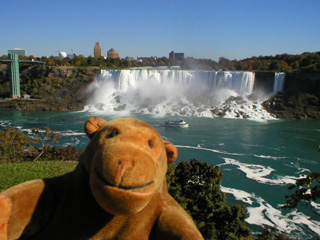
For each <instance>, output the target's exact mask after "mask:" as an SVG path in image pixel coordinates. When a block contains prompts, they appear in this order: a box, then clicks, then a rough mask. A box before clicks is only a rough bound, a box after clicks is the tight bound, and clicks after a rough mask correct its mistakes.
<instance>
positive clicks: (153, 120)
mask: <svg viewBox="0 0 320 240" xmlns="http://www.w3.org/2000/svg"><path fill="white" fill-rule="evenodd" d="M91 116H100V117H102V118H104V119H106V120H110V119H113V118H116V117H124V116H126V117H127V116H130V117H137V118H140V119H142V120H144V121H146V122H148V123H149V124H151V125H152V126H153V127H154V128H155V129H156V130H158V131H159V132H160V134H161V135H162V136H163V138H164V139H166V140H169V141H171V142H173V143H174V144H175V145H176V146H177V148H178V151H179V156H178V159H177V160H176V162H179V161H182V160H189V159H191V158H197V159H199V160H200V161H206V162H208V163H210V164H214V165H219V166H221V169H222V172H223V174H224V176H223V182H222V184H221V187H222V190H223V191H224V192H225V193H227V197H228V200H227V201H228V203H229V204H244V205H246V206H247V209H248V212H249V213H250V217H249V218H248V219H247V220H246V221H247V223H248V224H249V226H250V227H251V228H252V229H253V230H254V231H258V230H259V228H260V226H262V225H263V224H267V225H270V226H276V227H278V228H280V229H281V230H283V231H286V232H287V233H289V234H290V235H291V236H293V237H299V238H300V239H315V238H319V236H320V204H319V202H318V203H312V205H310V206H309V207H304V206H299V208H298V209H294V210H281V209H280V208H279V206H280V205H281V204H284V203H285V195H286V194H289V193H290V191H288V190H287V187H288V186H289V185H290V184H293V183H295V180H296V179H297V178H299V177H302V176H303V175H305V174H308V173H310V171H317V172H320V161H319V160H320V152H319V151H318V144H320V123H319V121H288V120H264V121H261V120H260V121H252V120H248V119H227V118H206V117H192V116H183V117H168V116H157V115H151V114H141V113H135V114H134V113H131V114H127V113H126V114H120V115H119V113H118V112H115V113H114V114H110V113H108V114H106V113H104V112H103V111H99V112H88V111H82V112H23V111H16V110H11V109H0V117H1V118H0V127H1V128H3V127H16V128H19V129H21V130H22V131H24V132H26V133H29V134H31V129H32V128H34V127H37V128H46V127H49V128H50V129H52V130H57V131H58V132H59V133H60V134H61V135H62V139H61V141H60V142H59V146H67V145H73V146H76V147H77V148H85V146H86V145H87V143H88V141H89V140H88V138H87V137H86V135H85V134H84V131H83V125H84V123H85V121H86V120H87V119H88V118H89V117H91ZM180 118H183V119H184V120H185V121H187V122H188V123H189V124H190V127H189V128H185V129H173V128H166V127H164V121H165V120H167V119H180Z"/></svg>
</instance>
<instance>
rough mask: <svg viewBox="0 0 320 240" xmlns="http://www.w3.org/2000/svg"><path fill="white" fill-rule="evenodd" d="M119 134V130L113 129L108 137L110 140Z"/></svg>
mask: <svg viewBox="0 0 320 240" xmlns="http://www.w3.org/2000/svg"><path fill="white" fill-rule="evenodd" d="M118 134H119V131H118V129H113V130H112V132H111V133H110V134H109V135H108V138H113V137H115V136H117V135H118Z"/></svg>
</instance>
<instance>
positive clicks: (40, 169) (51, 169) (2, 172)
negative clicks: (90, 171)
mask: <svg viewBox="0 0 320 240" xmlns="http://www.w3.org/2000/svg"><path fill="white" fill-rule="evenodd" d="M77 164H78V162H66V161H37V162H21V163H2V164H0V192H1V191H3V190H5V189H7V188H9V187H11V186H14V185H16V184H19V183H22V182H25V181H29V180H33V179H39V178H47V177H55V176H59V175H62V174H64V173H67V172H71V171H72V170H73V169H74V168H75V167H76V166H77Z"/></svg>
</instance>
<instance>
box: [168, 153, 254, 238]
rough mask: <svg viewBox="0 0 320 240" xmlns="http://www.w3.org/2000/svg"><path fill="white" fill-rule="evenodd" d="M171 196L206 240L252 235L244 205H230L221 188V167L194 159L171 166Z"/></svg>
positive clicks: (169, 186) (169, 178) (169, 172)
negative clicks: (246, 220) (246, 221)
mask: <svg viewBox="0 0 320 240" xmlns="http://www.w3.org/2000/svg"><path fill="white" fill-rule="evenodd" d="M167 180H168V188H169V192H170V194H171V195H172V196H173V197H174V198H175V199H176V200H177V201H178V202H179V203H180V205H181V206H182V207H183V208H184V209H185V210H186V211H187V212H188V213H189V214H190V215H191V216H192V218H193V220H194V221H195V223H196V225H197V227H198V228H199V230H200V232H201V233H202V235H203V236H204V238H205V239H222V240H223V239H242V238H243V237H248V236H249V235H250V233H251V232H250V229H249V228H248V227H246V225H245V219H246V218H247V217H249V214H248V213H247V212H246V208H245V206H240V205H227V204H226V195H225V194H224V193H223V192H222V191H221V189H220V183H221V181H222V173H221V171H220V167H218V166H212V165H209V164H208V163H206V162H200V161H198V160H197V159H192V160H190V162H189V163H188V162H185V161H183V162H180V163H178V164H177V166H176V167H173V166H170V167H169V170H168V174H167Z"/></svg>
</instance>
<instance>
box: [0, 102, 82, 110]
mask: <svg viewBox="0 0 320 240" xmlns="http://www.w3.org/2000/svg"><path fill="white" fill-rule="evenodd" d="M83 106H84V102H83V101H71V102H70V101H63V100H58V99H28V100H26V99H0V107H3V108H11V109H16V110H21V111H53V112H65V111H80V110H82V109H83Z"/></svg>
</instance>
